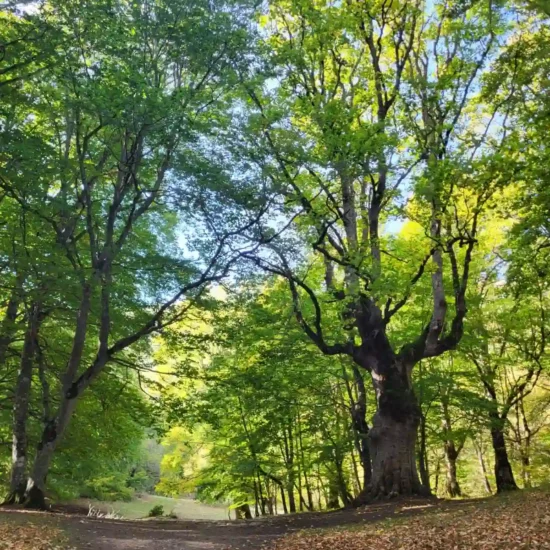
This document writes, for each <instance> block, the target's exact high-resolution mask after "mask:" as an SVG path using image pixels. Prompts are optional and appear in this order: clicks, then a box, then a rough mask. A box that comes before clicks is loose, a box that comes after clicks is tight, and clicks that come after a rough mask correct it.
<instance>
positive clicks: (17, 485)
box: [4, 304, 40, 504]
mask: <svg viewBox="0 0 550 550" xmlns="http://www.w3.org/2000/svg"><path fill="white" fill-rule="evenodd" d="M39 325H40V307H39V306H38V305H37V304H34V305H33V306H32V308H31V311H30V313H29V320H28V324H27V330H26V332H25V341H24V344H23V351H22V353H21V362H20V368H19V375H18V377H17V384H16V387H15V396H14V404H13V426H12V437H13V440H12V463H11V476H10V489H9V494H8V496H7V498H6V500H5V502H4V503H5V504H23V502H24V501H25V498H26V486H27V446H28V441H27V421H28V418H29V402H30V396H31V395H30V394H31V384H32V371H33V363H34V357H35V355H36V347H37V338H38V329H39Z"/></svg>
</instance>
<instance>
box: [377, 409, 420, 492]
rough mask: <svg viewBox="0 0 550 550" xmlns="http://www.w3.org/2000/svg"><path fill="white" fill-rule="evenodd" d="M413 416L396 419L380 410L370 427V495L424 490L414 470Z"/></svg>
mask: <svg viewBox="0 0 550 550" xmlns="http://www.w3.org/2000/svg"><path fill="white" fill-rule="evenodd" d="M417 428H418V420H417V419H416V418H414V417H409V418H403V419H397V418H395V417H394V416H391V415H387V414H383V413H382V412H381V411H380V410H379V411H378V412H377V413H376V415H375V417H374V422H373V427H372V429H371V431H370V441H371V458H372V483H371V487H370V491H369V492H370V496H371V497H373V498H377V497H395V496H398V495H414V494H426V493H427V491H426V490H424V489H423V487H422V485H421V483H420V480H419V479H418V473H417V470H416V457H415V445H416V430H417Z"/></svg>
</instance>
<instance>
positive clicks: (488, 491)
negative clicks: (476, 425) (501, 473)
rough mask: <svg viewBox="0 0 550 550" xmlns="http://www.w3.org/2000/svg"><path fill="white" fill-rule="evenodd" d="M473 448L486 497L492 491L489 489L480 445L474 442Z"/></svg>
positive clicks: (489, 485)
mask: <svg viewBox="0 0 550 550" xmlns="http://www.w3.org/2000/svg"><path fill="white" fill-rule="evenodd" d="M474 447H475V450H476V454H477V459H478V461H479V468H480V470H481V476H482V478H483V485H484V487H485V492H486V493H487V494H488V495H492V494H493V490H492V489H491V484H490V483H489V477H488V476H487V468H486V466H485V460H484V459H483V450H482V448H481V444H480V445H477V443H476V442H475V440H474Z"/></svg>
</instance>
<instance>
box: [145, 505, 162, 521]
mask: <svg viewBox="0 0 550 550" xmlns="http://www.w3.org/2000/svg"><path fill="white" fill-rule="evenodd" d="M163 515H164V507H163V506H161V505H160V504H157V505H156V506H153V507H152V508H151V509H150V510H149V513H148V514H147V516H148V517H150V518H158V517H160V516H163Z"/></svg>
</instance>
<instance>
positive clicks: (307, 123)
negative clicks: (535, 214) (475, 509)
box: [243, 1, 507, 501]
mask: <svg viewBox="0 0 550 550" xmlns="http://www.w3.org/2000/svg"><path fill="white" fill-rule="evenodd" d="M452 8H453V6H451V5H449V4H448V3H445V4H443V3H441V4H440V3H436V4H435V5H433V6H432V5H427V4H426V5H425V4H424V3H422V2H420V3H419V2H416V3H414V4H406V5H404V4H399V5H398V4H394V3H392V2H389V3H388V2H367V3H365V2H351V1H349V2H346V3H343V4H342V5H338V6H336V5H333V4H332V3H328V2H327V3H319V2H288V1H283V2H273V3H272V4H271V8H270V12H269V15H268V16H267V17H266V22H265V33H266V34H267V39H266V47H267V48H270V49H271V51H273V55H272V56H271V57H270V59H269V61H270V63H271V67H272V73H270V76H271V74H275V75H277V79H278V80H279V81H280V85H278V86H273V83H272V80H270V81H269V85H264V87H263V89H262V88H261V86H260V85H257V86H254V85H252V84H247V81H246V79H245V78H244V77H243V85H244V87H245V89H246V93H247V94H248V98H249V105H250V109H251V110H253V113H254V114H253V115H251V122H250V127H249V128H248V129H247V130H246V131H248V132H252V133H253V135H254V139H255V143H254V145H255V146H253V145H251V146H250V147H249V149H248V150H247V151H246V153H248V154H249V156H250V158H251V159H252V160H253V161H254V162H255V163H256V164H257V166H258V167H259V168H260V169H261V170H262V173H263V174H267V176H268V177H269V178H270V179H271V181H272V185H273V187H274V189H276V191H277V192H278V194H279V197H280V198H279V203H278V204H280V209H281V211H282V212H284V213H285V214H286V216H287V217H288V218H290V220H291V221H293V222H294V228H295V230H296V232H295V236H296V237H297V239H299V240H298V242H299V243H300V244H296V243H293V244H290V243H279V244H276V245H275V244H273V245H272V246H271V247H270V248H269V249H265V248H264V250H263V252H262V253H261V254H254V255H252V254H250V255H248V258H249V259H250V260H251V261H252V262H254V263H255V264H256V265H258V266H259V267H261V268H263V269H265V270H267V271H268V272H271V273H273V274H277V275H279V276H281V277H283V278H285V279H286V280H287V281H288V283H289V287H290V291H291V294H292V296H293V299H294V304H295V311H296V317H297V320H298V322H299V323H300V324H301V326H302V328H303V330H304V331H305V332H306V334H307V335H308V336H309V337H310V338H311V339H312V340H313V342H314V343H315V344H316V345H317V346H318V347H319V349H320V350H321V351H322V352H323V353H325V354H327V355H332V356H334V355H347V356H349V357H350V358H352V360H353V361H354V362H355V363H356V364H357V365H358V366H359V367H360V368H362V369H365V370H366V371H367V372H369V373H370V376H371V380H372V384H373V388H374V390H375V394H376V401H377V412H376V414H375V416H374V420H373V425H372V428H371V429H370V430H369V441H370V448H371V449H370V450H371V452H370V454H371V458H372V468H373V470H372V480H371V483H370V485H369V487H368V490H367V491H365V494H364V495H363V497H362V498H361V499H359V501H364V500H365V499H368V498H373V497H377V496H383V495H393V494H414V493H425V492H426V488H424V487H423V486H422V484H421V483H420V481H419V479H418V475H417V468H416V464H415V442H416V431H417V427H418V424H419V421H420V411H419V408H418V404H417V402H416V398H415V396H414V392H413V388H412V383H411V373H412V371H413V368H414V366H415V365H416V364H417V363H418V362H419V361H420V360H422V359H426V358H430V357H436V356H439V355H441V354H443V353H445V352H446V351H448V350H451V349H453V348H455V347H456V345H457V344H458V342H459V341H460V339H461V337H462V333H463V330H464V318H465V316H466V312H467V308H466V291H467V289H468V284H469V271H470V264H471V262H472V257H473V255H474V248H475V245H476V242H477V234H478V231H479V229H480V226H481V225H482V224H483V222H484V219H483V212H484V209H485V207H486V205H487V204H488V202H489V201H490V200H491V198H492V197H493V194H494V192H495V191H496V189H497V188H498V187H499V186H501V185H503V184H504V183H505V182H506V181H507V179H506V176H507V175H506V174H502V173H497V172H496V169H497V165H496V164H495V163H496V159H495V160H494V161H493V160H492V156H491V155H492V151H494V148H493V143H492V142H489V140H488V139H487V136H488V133H489V127H490V124H491V121H489V122H488V123H487V122H486V121H482V120H481V116H480V117H479V121H480V122H482V123H483V122H485V125H484V126H482V129H481V131H480V129H479V127H478V128H474V126H473V119H472V118H471V114H472V113H473V111H474V109H477V110H479V111H483V109H484V107H485V106H484V105H482V104H479V103H478V102H477V100H476V98H475V97H474V96H475V92H474V90H475V88H476V86H477V85H478V83H479V79H480V76H481V74H482V72H483V71H484V70H486V68H487V64H488V61H489V59H490V58H491V56H492V55H493V54H494V51H495V49H496V48H497V40H496V37H497V36H498V34H499V33H500V32H501V26H500V23H499V16H498V13H497V12H496V11H495V10H494V9H492V7H491V6H487V5H485V4H483V5H481V4H480V5H476V6H473V7H472V8H470V9H468V10H466V11H465V12H464V14H461V15H460V16H455V15H454V11H453V9H452ZM468 118H470V120H471V123H470V124H468V122H467V120H468ZM474 118H475V120H476V121H477V120H478V118H476V117H474ZM258 142H259V143H260V145H259V146H258V145H257V144H258ZM482 145H483V146H482ZM288 218H287V219H288ZM392 219H394V220H395V219H398V220H400V221H401V220H403V221H410V222H411V223H413V224H415V226H416V227H417V234H416V236H415V238H414V239H408V240H407V239H405V240H403V239H399V238H397V237H396V236H395V235H392V234H391V232H388V230H387V228H388V227H391V225H388V224H390V223H391V221H392ZM292 246H294V247H299V248H298V249H297V250H298V251H300V252H302V251H303V252H304V253H303V254H301V255H296V256H295V257H293V258H290V256H289V254H288V253H283V252H282V251H283V250H289V249H291V247H292ZM307 248H309V250H310V251H311V253H312V254H313V256H308V255H307V254H309V253H306V250H307ZM308 260H311V263H313V264H315V263H316V265H324V266H325V267H326V292H325V293H322V294H320V293H318V292H316V290H315V289H314V288H312V286H311V285H310V284H308V281H307V278H306V277H307V275H306V274H307V268H306V267H304V266H305V264H306V262H307V261H308ZM447 274H449V275H447ZM428 276H430V277H431V282H432V307H431V311H429V312H428V311H426V310H424V311H423V312H422V315H421V316H420V317H419V318H418V319H417V320H416V326H417V328H418V332H417V334H416V336H415V335H414V334H413V333H411V334H410V339H408V340H406V341H403V340H401V339H400V338H399V337H397V338H395V337H394V334H393V331H392V329H391V323H395V319H396V318H398V317H399V315H400V314H401V313H402V312H403V311H404V310H406V307H407V305H408V304H409V303H411V302H413V301H414V300H415V299H418V296H419V295H418V294H416V292H415V291H416V289H417V286H418V284H419V282H420V281H422V280H424V278H426V277H428ZM445 279H446V280H445ZM449 294H451V295H452V296H453V301H454V315H453V317H452V319H450V318H449V317H450V315H451V314H450V312H448V309H449V308H448V305H447V296H448V295H449ZM333 300H337V301H338V302H339V303H340V306H341V307H340V309H341V323H340V328H339V329H338V330H336V331H333V333H332V334H331V336H330V337H327V336H325V334H326V329H325V328H324V326H323V316H324V310H325V303H326V302H328V301H333ZM307 301H310V302H311V304H312V309H313V312H312V313H311V315H307V313H305V311H304V303H305V302H307ZM410 332H413V331H410Z"/></svg>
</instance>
